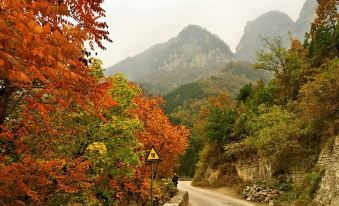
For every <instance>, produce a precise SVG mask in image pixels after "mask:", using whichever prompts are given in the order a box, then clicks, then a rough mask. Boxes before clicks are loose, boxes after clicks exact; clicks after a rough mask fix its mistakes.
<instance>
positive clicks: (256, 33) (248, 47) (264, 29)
mask: <svg viewBox="0 0 339 206" xmlns="http://www.w3.org/2000/svg"><path fill="white" fill-rule="evenodd" d="M316 8H317V0H307V1H306V2H305V4H304V6H303V8H302V10H301V12H300V15H299V18H298V19H297V20H296V22H293V21H292V19H291V18H290V17H289V16H287V15H286V14H284V13H282V12H278V11H273V12H268V13H266V14H264V15H262V16H260V17H258V18H257V19H256V20H254V21H250V22H248V23H247V25H246V27H245V30H244V35H243V36H242V38H241V40H240V42H239V44H238V46H237V48H236V51H237V52H236V58H237V59H239V60H244V61H250V62H254V61H255V58H256V56H255V51H257V50H259V49H261V48H262V42H261V40H260V35H262V36H265V37H269V38H273V37H277V36H280V37H281V38H282V41H283V43H284V46H288V45H289V42H290V35H291V36H292V37H297V38H298V39H300V40H301V41H303V40H304V35H305V33H306V32H308V31H310V28H311V22H312V21H313V19H314V17H315V10H316ZM289 33H290V34H289Z"/></svg>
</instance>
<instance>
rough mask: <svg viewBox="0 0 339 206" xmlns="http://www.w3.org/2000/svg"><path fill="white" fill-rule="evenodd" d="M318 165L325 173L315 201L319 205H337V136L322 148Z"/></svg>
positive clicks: (338, 166) (338, 195)
mask: <svg viewBox="0 0 339 206" xmlns="http://www.w3.org/2000/svg"><path fill="white" fill-rule="evenodd" d="M318 166H319V167H320V168H321V169H324V170H325V174H324V176H323V178H322V180H321V182H320V185H319V189H318V192H317V194H316V196H315V199H314V201H315V203H316V204H317V205H321V206H337V205H339V136H337V137H336V138H335V140H334V143H333V145H331V146H330V147H325V148H324V149H323V151H322V152H321V154H320V156H319V161H318Z"/></svg>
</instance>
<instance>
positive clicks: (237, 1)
mask: <svg viewBox="0 0 339 206" xmlns="http://www.w3.org/2000/svg"><path fill="white" fill-rule="evenodd" d="M304 2H305V0H106V1H105V3H104V8H105V9H106V14H107V17H106V18H105V21H107V23H108V26H109V32H110V37H111V39H112V40H113V41H114V43H110V44H106V47H107V50H106V51H100V50H99V52H98V57H99V58H101V59H102V60H103V62H104V67H105V68H106V67H108V66H111V65H113V64H115V63H117V62H119V61H121V60H123V59H125V58H126V57H129V56H134V55H136V54H138V53H140V52H142V51H144V50H146V49H148V48H149V47H151V46H152V45H154V44H156V43H162V42H166V41H167V40H169V39H170V38H171V37H174V36H176V35H177V34H178V33H179V32H180V31H181V30H182V29H183V28H184V27H185V26H187V25H189V24H196V25H200V26H202V27H204V28H206V29H207V30H208V31H210V32H212V33H213V34H216V35H218V36H219V37H220V38H221V39H222V40H223V41H224V42H226V43H227V44H228V45H229V46H230V48H231V49H232V50H233V51H235V47H236V46H237V44H238V42H239V40H240V38H241V36H242V34H243V32H244V28H245V25H246V22H248V21H251V20H254V19H256V18H257V17H258V16H260V15H262V14H264V13H266V12H268V11H272V10H279V11H283V12H285V13H286V14H288V15H289V16H290V17H291V18H292V19H293V20H296V19H297V18H298V15H299V12H300V10H301V8H302V6H303V4H304Z"/></svg>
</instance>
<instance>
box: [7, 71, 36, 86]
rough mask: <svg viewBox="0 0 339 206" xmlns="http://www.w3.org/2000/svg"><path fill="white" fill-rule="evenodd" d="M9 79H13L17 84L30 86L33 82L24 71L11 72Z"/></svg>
mask: <svg viewBox="0 0 339 206" xmlns="http://www.w3.org/2000/svg"><path fill="white" fill-rule="evenodd" d="M9 79H11V80H12V81H13V82H14V83H16V84H30V83H31V80H30V79H29V78H28V77H27V75H26V74H25V73H24V72H22V71H16V70H10V71H9Z"/></svg>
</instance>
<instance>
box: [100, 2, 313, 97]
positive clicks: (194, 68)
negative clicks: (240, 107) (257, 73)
mask: <svg viewBox="0 0 339 206" xmlns="http://www.w3.org/2000/svg"><path fill="white" fill-rule="evenodd" d="M316 6H317V0H307V1H306V2H305V4H304V6H303V9H302V10H301V12H300V16H299V18H298V19H297V20H296V22H294V21H293V20H292V19H291V18H290V17H289V16H288V15H287V14H284V13H282V12H279V11H271V12H268V13H266V14H264V15H262V16H260V17H258V18H257V19H255V20H254V21H250V22H248V23H247V25H246V27H245V31H244V35H243V36H242V38H241V40H240V42H239V44H238V46H237V48H236V51H237V52H236V53H235V54H233V53H232V52H231V50H230V48H229V46H228V45H227V44H226V43H225V42H223V41H222V40H221V39H220V38H219V37H218V36H217V35H214V34H211V33H210V32H209V31H207V30H206V29H204V28H202V27H200V26H197V25H188V26H187V27H185V28H184V29H183V30H182V31H181V32H180V33H179V34H178V35H177V36H176V37H174V38H172V39H170V40H169V41H167V42H165V43H161V44H156V45H154V46H152V47H151V48H149V49H147V50H146V51H144V52H142V53H140V54H138V55H136V56H134V57H129V58H126V59H125V60H122V61H121V62H119V63H117V64H115V65H113V66H111V67H109V68H107V69H106V73H105V74H106V75H111V74H113V73H117V72H123V73H124V74H126V76H127V77H128V78H129V79H130V80H131V81H135V82H137V83H139V84H141V85H142V86H143V87H144V88H145V89H146V90H148V91H149V93H152V94H166V93H168V92H169V91H171V90H173V89H174V88H177V87H178V86H180V85H183V84H186V83H190V82H194V81H197V80H199V79H203V78H207V77H209V76H211V75H212V74H213V73H215V72H216V71H218V70H220V69H222V68H224V66H225V65H226V64H227V63H228V62H231V61H234V60H240V61H248V62H255V56H256V54H255V51H256V50H259V49H261V48H262V42H261V40H260V38H259V36H260V35H263V36H267V37H275V36H281V37H282V40H283V42H284V45H285V46H288V43H289V40H290V36H289V31H290V32H291V34H292V36H296V37H298V38H299V39H301V40H302V39H303V37H304V34H305V32H307V31H309V29H310V26H311V22H312V20H313V18H314V15H315V9H316ZM246 72H248V71H247V70H246ZM242 75H245V76H247V77H248V75H247V74H246V73H243V74H242Z"/></svg>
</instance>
